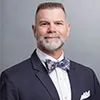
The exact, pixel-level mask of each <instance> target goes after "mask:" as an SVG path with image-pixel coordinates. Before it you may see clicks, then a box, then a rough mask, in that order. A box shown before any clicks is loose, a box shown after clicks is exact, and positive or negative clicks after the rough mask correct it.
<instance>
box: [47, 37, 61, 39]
mask: <svg viewBox="0 0 100 100" xmlns="http://www.w3.org/2000/svg"><path fill="white" fill-rule="evenodd" d="M59 38H60V37H45V39H59Z"/></svg>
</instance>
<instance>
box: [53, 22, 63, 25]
mask: <svg viewBox="0 0 100 100" xmlns="http://www.w3.org/2000/svg"><path fill="white" fill-rule="evenodd" d="M55 24H56V25H63V23H62V22H56V23H55Z"/></svg>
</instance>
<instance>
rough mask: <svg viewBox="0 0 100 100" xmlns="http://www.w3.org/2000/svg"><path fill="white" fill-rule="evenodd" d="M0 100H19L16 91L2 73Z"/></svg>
mask: <svg viewBox="0 0 100 100" xmlns="http://www.w3.org/2000/svg"><path fill="white" fill-rule="evenodd" d="M0 100H19V98H18V92H17V89H16V88H15V86H14V85H13V83H12V82H11V81H10V79H9V77H8V76H7V75H6V74H5V73H4V72H3V73H2V74H1V77H0Z"/></svg>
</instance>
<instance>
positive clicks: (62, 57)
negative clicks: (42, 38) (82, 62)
mask: <svg viewBox="0 0 100 100" xmlns="http://www.w3.org/2000/svg"><path fill="white" fill-rule="evenodd" d="M36 53H37V55H38V57H39V58H40V60H41V61H42V62H45V61H46V59H50V60H52V61H56V62H57V61H61V60H62V59H64V52H62V55H61V56H60V57H59V58H58V59H57V60H56V59H55V58H53V57H51V56H49V55H47V54H46V53H44V52H42V51H41V50H40V49H38V48H37V50H36Z"/></svg>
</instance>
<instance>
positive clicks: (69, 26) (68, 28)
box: [67, 23, 71, 37]
mask: <svg viewBox="0 0 100 100" xmlns="http://www.w3.org/2000/svg"><path fill="white" fill-rule="evenodd" d="M70 28H71V25H70V24H69V23H68V24H67V37H68V36H69V33H70Z"/></svg>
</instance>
